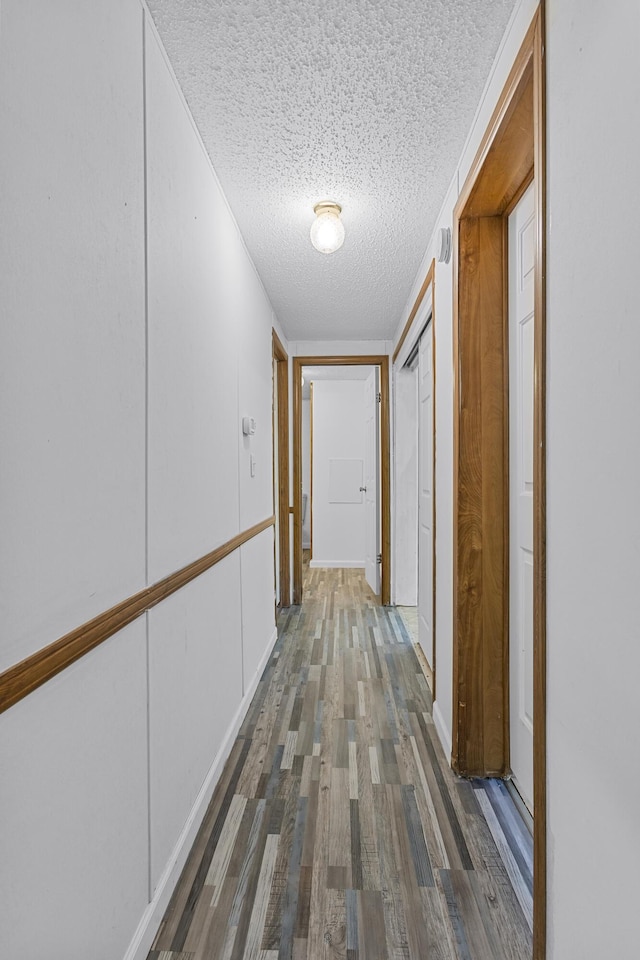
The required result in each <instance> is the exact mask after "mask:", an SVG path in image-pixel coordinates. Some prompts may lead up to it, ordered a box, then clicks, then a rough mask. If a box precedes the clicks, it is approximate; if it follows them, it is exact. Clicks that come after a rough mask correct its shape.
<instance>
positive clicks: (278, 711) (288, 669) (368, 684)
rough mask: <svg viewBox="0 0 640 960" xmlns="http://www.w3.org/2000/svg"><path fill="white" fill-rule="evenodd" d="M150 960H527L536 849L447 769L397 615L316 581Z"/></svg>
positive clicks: (350, 590)
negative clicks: (533, 851)
mask: <svg viewBox="0 0 640 960" xmlns="http://www.w3.org/2000/svg"><path fill="white" fill-rule="evenodd" d="M278 633H279V635H278V642H277V644H276V647H275V648H274V651H273V654H272V656H271V659H270V661H269V663H268V665H267V668H266V669H265V672H264V675H263V677H262V679H261V681H260V685H259V687H258V690H257V692H256V695H255V698H254V700H253V702H252V705H251V708H250V709H249V712H248V714H247V717H246V719H245V722H244V724H243V726H242V729H241V731H240V734H239V736H238V738H237V740H236V742H235V745H234V747H233V750H232V752H231V755H230V757H229V760H228V762H227V764H226V766H225V770H224V773H223V776H222V778H221V781H220V783H219V785H218V787H217V789H216V793H215V795H214V797H213V800H212V802H211V805H210V807H209V810H208V812H207V815H206V817H205V819H204V822H203V825H202V827H201V829H200V832H199V834H198V837H197V840H196V843H195V845H194V847H193V850H192V852H191V854H190V857H189V860H188V862H187V865H186V867H185V869H184V871H183V874H182V877H181V879H180V882H179V884H178V886H177V888H176V891H175V893H174V896H173V899H172V901H171V903H170V905H169V908H168V910H167V913H166V915H165V918H164V920H163V922H162V924H161V927H160V930H159V932H158V935H157V937H156V940H155V942H154V944H153V949H152V950H151V952H150V954H149V960H178V958H180V960H205V958H207V960H209V958H210V960H320V958H344V960H409V958H411V960H418V958H419V960H431V958H433V960H531V874H532V869H531V838H530V836H529V834H528V832H527V830H526V829H525V827H524V825H523V823H522V822H521V821H520V819H519V816H518V814H517V812H516V811H515V808H514V807H513V806H512V804H511V800H510V798H509V797H508V795H507V793H506V790H505V788H504V785H503V784H502V783H500V782H499V781H473V782H469V781H464V780H460V779H459V778H457V777H455V776H454V774H453V773H452V771H451V770H450V768H449V766H448V764H447V762H446V759H445V757H444V754H443V752H442V749H441V747H440V744H439V741H438V737H437V735H436V732H435V728H434V726H433V721H432V717H431V701H430V694H429V688H428V686H427V683H426V681H425V679H424V675H423V674H422V672H421V670H420V666H419V663H418V661H417V659H416V655H415V652H414V650H413V646H412V644H411V642H410V639H409V637H408V635H407V632H406V628H405V625H404V623H403V620H402V618H401V617H400V615H399V614H398V613H397V611H395V609H394V608H392V607H381V606H378V605H377V604H376V601H375V597H374V596H373V594H372V593H371V592H370V590H369V588H368V587H367V585H366V583H365V581H364V577H363V574H362V571H360V570H322V569H313V570H309V569H308V568H307V569H306V571H305V590H304V601H303V604H302V606H301V607H291V608H289V610H285V611H284V612H283V613H282V615H281V617H280V620H279V631H278Z"/></svg>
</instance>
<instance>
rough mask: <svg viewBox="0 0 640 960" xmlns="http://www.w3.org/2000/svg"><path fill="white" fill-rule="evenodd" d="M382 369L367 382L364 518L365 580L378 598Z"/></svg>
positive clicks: (365, 396) (365, 392)
mask: <svg viewBox="0 0 640 960" xmlns="http://www.w3.org/2000/svg"><path fill="white" fill-rule="evenodd" d="M379 393H380V369H379V368H378V367H374V368H373V370H372V371H371V373H370V374H369V376H368V377H367V379H366V381H365V387H364V402H365V410H366V419H365V458H364V488H365V489H364V491H363V493H364V503H365V508H364V515H365V579H366V581H367V583H368V584H369V586H370V587H371V589H372V590H373V592H374V593H375V595H376V596H379V594H380V564H379V563H378V554H379V553H380V485H379V483H378V476H379V471H380V443H379V440H380V428H379V417H378V408H379V403H378V395H379Z"/></svg>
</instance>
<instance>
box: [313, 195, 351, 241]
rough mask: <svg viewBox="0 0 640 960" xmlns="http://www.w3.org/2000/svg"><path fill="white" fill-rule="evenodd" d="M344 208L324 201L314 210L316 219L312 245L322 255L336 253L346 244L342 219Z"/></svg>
mask: <svg viewBox="0 0 640 960" xmlns="http://www.w3.org/2000/svg"><path fill="white" fill-rule="evenodd" d="M341 210H342V207H341V206H340V204H338V203H330V202H329V201H323V202H322V203H317V204H316V205H315V207H314V208H313V212H314V213H315V214H316V219H315V220H314V221H313V223H312V224H311V231H310V237H311V243H312V244H313V245H314V247H315V248H316V250H319V251H320V253H335V251H336V250H338V249H339V248H340V247H341V246H342V244H343V243H344V224H343V223H342V220H341V219H340V212H341Z"/></svg>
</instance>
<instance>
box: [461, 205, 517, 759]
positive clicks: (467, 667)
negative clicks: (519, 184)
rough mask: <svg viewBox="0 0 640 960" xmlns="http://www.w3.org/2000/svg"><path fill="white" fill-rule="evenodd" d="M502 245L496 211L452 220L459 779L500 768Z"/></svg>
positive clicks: (504, 597) (504, 606) (503, 689)
mask: <svg viewBox="0 0 640 960" xmlns="http://www.w3.org/2000/svg"><path fill="white" fill-rule="evenodd" d="M504 245H505V227H504V219H503V217H501V216H497V217H469V218H465V219H461V220H460V222H459V264H458V297H459V300H458V325H457V336H458V342H459V343H460V342H462V343H464V350H461V351H460V352H459V359H458V384H457V410H458V417H457V420H456V424H455V427H456V429H455V447H454V450H455V454H456V457H455V470H456V478H455V517H456V523H455V524H454V557H455V566H454V598H455V619H454V716H453V720H454V724H453V754H454V755H453V764H454V767H455V769H456V770H457V771H458V772H459V773H461V774H463V775H465V776H503V775H504V774H505V773H506V771H507V769H508V726H507V709H508V689H507V656H508V652H507V648H506V636H507V617H508V583H507V570H508V565H507V559H508V557H507V509H508V503H507V463H506V442H507V409H506V400H507V393H506V391H507V368H508V364H507V356H506V337H507V330H506V310H505V307H506V291H505V283H504V274H503V270H504V260H505V258H504ZM456 704H457V709H455V705H456Z"/></svg>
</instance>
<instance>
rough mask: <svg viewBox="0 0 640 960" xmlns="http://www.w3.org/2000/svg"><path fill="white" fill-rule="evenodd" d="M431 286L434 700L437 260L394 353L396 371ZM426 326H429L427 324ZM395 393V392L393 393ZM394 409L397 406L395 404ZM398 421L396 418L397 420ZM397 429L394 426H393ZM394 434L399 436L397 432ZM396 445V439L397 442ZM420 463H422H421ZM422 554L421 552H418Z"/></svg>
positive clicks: (433, 678) (433, 693) (433, 676)
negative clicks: (397, 363) (399, 358)
mask: <svg viewBox="0 0 640 960" xmlns="http://www.w3.org/2000/svg"><path fill="white" fill-rule="evenodd" d="M429 290H431V314H430V318H429V320H427V326H428V325H429V324H431V368H432V371H431V373H432V376H431V389H432V391H433V393H432V404H431V405H432V413H433V424H432V436H433V443H432V445H433V449H432V468H433V476H432V479H431V490H432V501H433V503H432V507H433V510H432V513H433V516H432V518H431V531H432V553H433V558H432V572H433V585H432V591H433V594H432V601H431V602H432V613H431V631H432V636H431V685H432V690H431V696H432V699H433V700H434V701H435V699H436V261H435V260H432V261H431V263H430V264H429V269H428V271H427V275H426V277H425V278H424V280H423V282H422V286H421V287H420V291H419V293H418V296H417V297H416V299H415V302H414V304H413V307H412V308H411V312H410V314H409V317H408V319H407V322H406V323H405V325H404V328H403V330H402V333H401V334H400V339H399V340H398V343H397V345H396V348H395V350H394V351H393V357H392V371H393V372H394V373H395V372H397V370H401V369H402V368H401V367H398V368H397V369H396V366H395V364H396V360H397V359H398V357H399V356H400V352H401V350H402V348H403V347H404V343H405V340H406V339H407V337H408V336H409V333H410V332H411V327H412V326H413V322H414V320H415V318H416V316H417V315H418V311H419V309H420V307H421V306H422V301H423V300H424V298H425V297H426V295H427V293H428V292H429ZM424 329H425V330H426V327H425V328H424ZM421 335H422V331H421V330H416V331H415V332H414V334H412V339H411V340H410V342H409V351H411V349H412V348H413V347H414V346H415V344H416V343H417V341H418V339H419V337H420V336H421ZM394 396H395V394H394ZM394 409H395V408H394ZM394 423H395V420H394ZM419 424H420V420H419V417H418V429H420V426H419ZM394 431H395V426H394ZM394 436H396V434H395V432H394ZM394 446H395V443H394ZM418 467H419V465H418ZM418 478H419V469H418ZM419 485H420V480H419V479H418V498H419V497H420V489H419ZM419 550H420V545H419V544H418V551H419ZM418 556H419V552H418ZM419 601H420V583H419V582H418V602H419Z"/></svg>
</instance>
